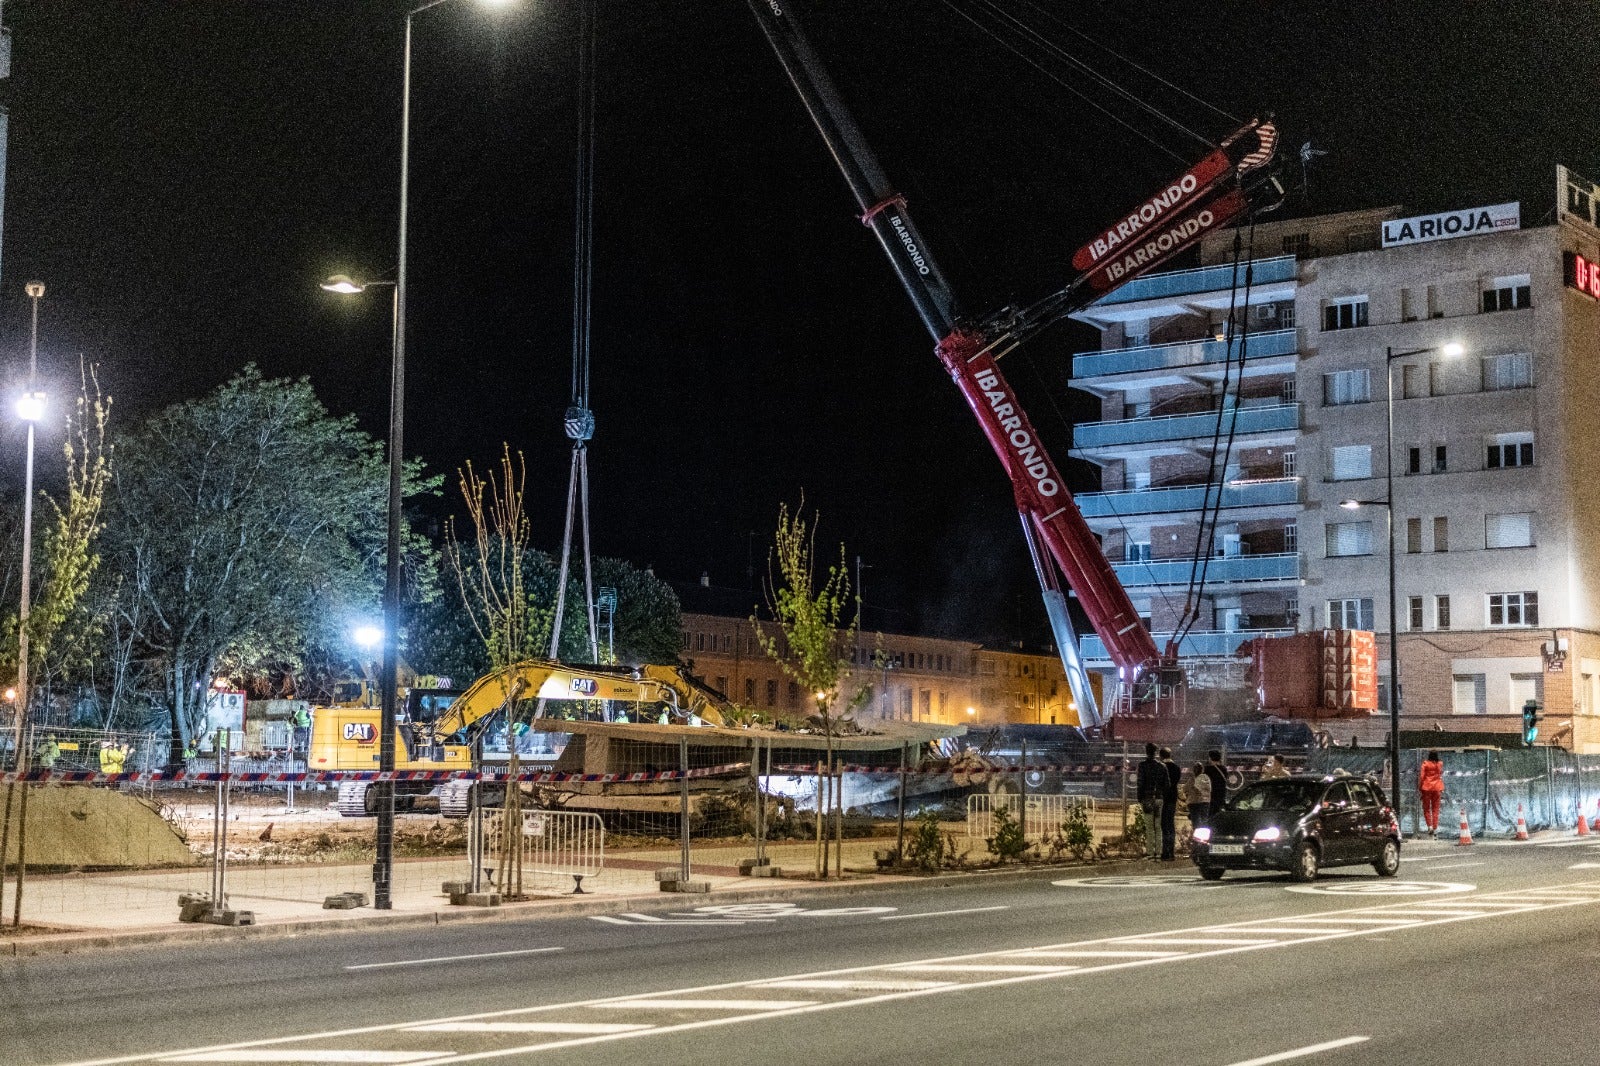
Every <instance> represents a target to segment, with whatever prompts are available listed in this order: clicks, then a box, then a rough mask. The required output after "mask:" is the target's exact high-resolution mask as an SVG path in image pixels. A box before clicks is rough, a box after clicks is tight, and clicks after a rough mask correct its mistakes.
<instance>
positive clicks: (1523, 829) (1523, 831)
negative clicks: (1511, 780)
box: [1512, 803, 1528, 840]
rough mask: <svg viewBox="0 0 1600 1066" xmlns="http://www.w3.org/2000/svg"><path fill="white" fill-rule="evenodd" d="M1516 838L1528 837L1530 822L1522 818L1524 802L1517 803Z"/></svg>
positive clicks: (1523, 838) (1524, 838)
mask: <svg viewBox="0 0 1600 1066" xmlns="http://www.w3.org/2000/svg"><path fill="white" fill-rule="evenodd" d="M1512 839H1514V840H1527V839H1528V823H1527V822H1524V821H1523V820H1522V804H1520V803H1519V804H1517V835H1516V836H1515V837H1514V838H1512Z"/></svg>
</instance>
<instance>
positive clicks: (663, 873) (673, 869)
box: [656, 866, 683, 881]
mask: <svg viewBox="0 0 1600 1066" xmlns="http://www.w3.org/2000/svg"><path fill="white" fill-rule="evenodd" d="M682 876H683V870H682V868H680V867H677V866H663V867H661V868H660V869H659V870H657V871H656V880H657V881H676V880H677V879H678V878H680V877H682Z"/></svg>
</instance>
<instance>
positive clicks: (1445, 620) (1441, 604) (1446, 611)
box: [1433, 596, 1450, 629]
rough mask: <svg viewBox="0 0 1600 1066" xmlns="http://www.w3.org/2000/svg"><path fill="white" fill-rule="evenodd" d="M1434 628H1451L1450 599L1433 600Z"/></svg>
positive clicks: (1439, 597) (1442, 597)
mask: <svg viewBox="0 0 1600 1066" xmlns="http://www.w3.org/2000/svg"><path fill="white" fill-rule="evenodd" d="M1433 628H1435V629H1449V628H1450V597H1449V596H1435V597H1434V598H1433Z"/></svg>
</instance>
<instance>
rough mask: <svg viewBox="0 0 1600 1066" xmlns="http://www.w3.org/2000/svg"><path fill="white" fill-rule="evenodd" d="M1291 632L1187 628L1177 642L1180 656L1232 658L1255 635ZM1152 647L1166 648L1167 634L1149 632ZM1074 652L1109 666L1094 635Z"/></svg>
mask: <svg viewBox="0 0 1600 1066" xmlns="http://www.w3.org/2000/svg"><path fill="white" fill-rule="evenodd" d="M1292 633H1294V630H1292V629H1240V630H1234V631H1227V632H1224V631H1220V630H1216V631H1207V632H1200V631H1193V630H1192V631H1190V633H1189V635H1188V636H1186V637H1184V638H1183V641H1182V642H1181V643H1180V644H1179V645H1178V657H1179V658H1180V659H1232V658H1233V657H1234V653H1236V652H1237V651H1238V650H1239V646H1240V645H1242V644H1245V643H1248V642H1249V641H1252V640H1254V639H1255V638H1257V637H1283V636H1289V635H1291V634H1292ZM1152 636H1153V637H1154V639H1155V642H1156V647H1157V648H1160V649H1161V650H1162V651H1166V649H1167V642H1168V641H1170V640H1171V639H1172V634H1171V633H1155V634H1152ZM1078 652H1079V654H1080V655H1082V657H1083V661H1084V665H1086V666H1091V667H1101V668H1103V667H1107V666H1110V665H1111V657H1110V656H1109V655H1107V654H1106V646H1105V644H1104V643H1103V642H1102V641H1101V640H1100V638H1099V637H1098V636H1095V635H1093V634H1090V635H1089V636H1086V637H1084V638H1083V639H1082V640H1080V641H1079V642H1078Z"/></svg>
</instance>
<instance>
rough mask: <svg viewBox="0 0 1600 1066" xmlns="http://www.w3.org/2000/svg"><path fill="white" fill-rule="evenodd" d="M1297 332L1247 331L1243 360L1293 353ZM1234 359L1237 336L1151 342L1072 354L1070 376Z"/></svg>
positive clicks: (1236, 348)
mask: <svg viewBox="0 0 1600 1066" xmlns="http://www.w3.org/2000/svg"><path fill="white" fill-rule="evenodd" d="M1298 337H1299V334H1298V332H1297V331H1296V330H1292V329H1276V330H1273V331H1272V332H1270V333H1251V334H1250V335H1249V336H1248V338H1246V339H1245V344H1244V358H1245V362H1247V363H1248V362H1249V361H1250V360H1252V359H1269V358H1276V357H1278V356H1284V355H1293V354H1294V353H1295V351H1296V350H1297V349H1298V347H1299V340H1298ZM1230 349H1231V353H1232V356H1233V358H1235V359H1237V358H1238V352H1239V349H1238V339H1237V338H1236V339H1235V341H1234V343H1233V344H1232V345H1230V344H1229V343H1228V342H1227V341H1217V340H1206V341H1182V342H1179V343H1177V344H1153V345H1147V346H1145V347H1142V348H1118V349H1113V350H1111V351H1100V352H1080V353H1078V354H1077V355H1074V356H1073V357H1072V376H1073V377H1074V378H1094V377H1100V376H1102V375H1105V374H1126V373H1130V372H1132V371H1135V370H1164V369H1168V368H1172V367H1184V366H1204V365H1206V364H1207V363H1218V364H1220V363H1223V362H1226V361H1227V359H1228V358H1229V354H1230Z"/></svg>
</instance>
